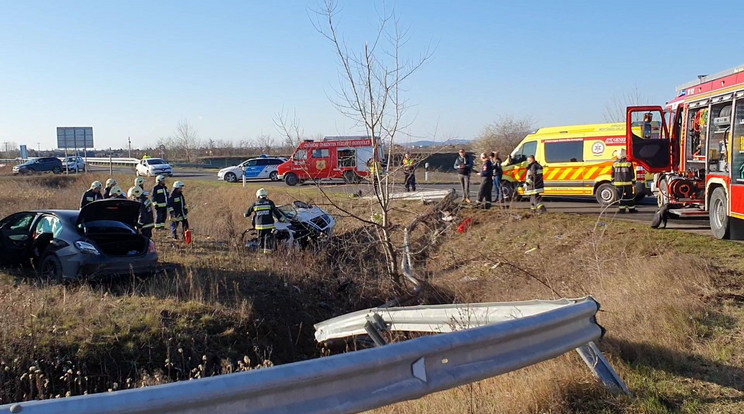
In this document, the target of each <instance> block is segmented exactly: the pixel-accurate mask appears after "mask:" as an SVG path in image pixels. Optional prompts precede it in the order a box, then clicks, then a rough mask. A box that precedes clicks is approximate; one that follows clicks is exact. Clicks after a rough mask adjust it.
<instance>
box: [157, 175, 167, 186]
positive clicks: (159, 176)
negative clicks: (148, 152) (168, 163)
mask: <svg viewBox="0 0 744 414" xmlns="http://www.w3.org/2000/svg"><path fill="white" fill-rule="evenodd" d="M155 182H156V183H157V184H160V183H164V182H165V176H164V175H162V174H160V175H158V176H157V177H155Z"/></svg>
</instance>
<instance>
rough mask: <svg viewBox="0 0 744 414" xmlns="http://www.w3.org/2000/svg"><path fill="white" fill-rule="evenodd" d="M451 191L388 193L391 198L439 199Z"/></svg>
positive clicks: (371, 197)
mask: <svg viewBox="0 0 744 414" xmlns="http://www.w3.org/2000/svg"><path fill="white" fill-rule="evenodd" d="M451 191H452V190H427V191H410V192H404V193H390V195H389V197H390V199H391V200H423V201H429V200H441V199H443V198H445V197H447V195H449V193H450V192H451ZM364 199H369V200H371V199H377V196H374V195H371V196H366V197H364Z"/></svg>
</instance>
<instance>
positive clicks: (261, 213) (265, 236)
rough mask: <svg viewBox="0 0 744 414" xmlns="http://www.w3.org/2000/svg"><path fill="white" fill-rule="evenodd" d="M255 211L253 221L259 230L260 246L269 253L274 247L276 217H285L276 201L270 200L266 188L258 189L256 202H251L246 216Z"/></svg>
mask: <svg viewBox="0 0 744 414" xmlns="http://www.w3.org/2000/svg"><path fill="white" fill-rule="evenodd" d="M254 213H255V216H254V217H253V219H252V222H253V228H255V229H256V231H257V232H258V242H259V248H260V249H261V252H263V253H268V252H270V251H271V250H272V249H273V248H274V239H273V231H274V217H276V218H277V220H283V219H282V215H281V212H279V209H277V208H276V206H275V205H274V202H273V201H271V200H269V193H268V192H267V191H266V189H263V188H259V189H258V191H256V202H255V203H253V204H251V206H250V207H249V208H248V211H246V212H245V216H246V217H250V216H251V214H254Z"/></svg>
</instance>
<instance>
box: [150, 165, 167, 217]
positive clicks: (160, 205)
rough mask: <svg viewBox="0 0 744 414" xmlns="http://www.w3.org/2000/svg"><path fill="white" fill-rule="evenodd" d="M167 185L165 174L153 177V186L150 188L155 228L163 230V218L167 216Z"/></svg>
mask: <svg viewBox="0 0 744 414" xmlns="http://www.w3.org/2000/svg"><path fill="white" fill-rule="evenodd" d="M168 197H169V194H168V186H167V185H166V184H165V176H164V175H158V176H157V177H155V187H153V188H152V203H153V205H154V206H155V230H165V219H166V218H167V217H168Z"/></svg>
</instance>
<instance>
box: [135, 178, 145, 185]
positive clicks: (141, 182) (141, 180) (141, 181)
mask: <svg viewBox="0 0 744 414" xmlns="http://www.w3.org/2000/svg"><path fill="white" fill-rule="evenodd" d="M143 185H145V179H144V178H142V177H137V178H135V179H134V186H135V187H142V186H143Z"/></svg>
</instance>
